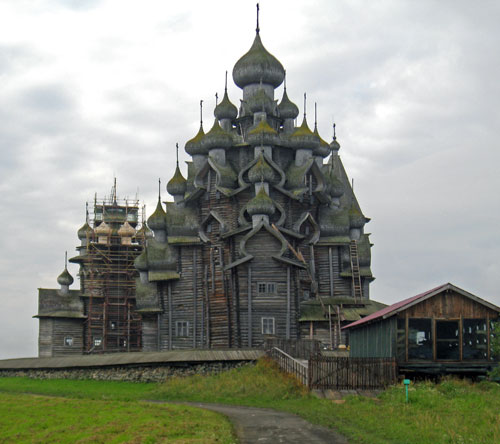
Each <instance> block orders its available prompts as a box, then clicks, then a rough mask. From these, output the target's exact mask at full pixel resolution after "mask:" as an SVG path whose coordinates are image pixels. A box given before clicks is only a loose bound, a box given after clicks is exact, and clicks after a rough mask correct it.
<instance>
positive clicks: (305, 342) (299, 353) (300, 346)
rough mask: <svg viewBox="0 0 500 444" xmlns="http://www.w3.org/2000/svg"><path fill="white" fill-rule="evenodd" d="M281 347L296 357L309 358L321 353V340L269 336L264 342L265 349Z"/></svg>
mask: <svg viewBox="0 0 500 444" xmlns="http://www.w3.org/2000/svg"><path fill="white" fill-rule="evenodd" d="M273 347H276V348H279V349H280V350H282V351H284V352H285V353H287V354H289V355H290V356H293V357H294V358H295V359H309V358H311V357H314V356H320V355H321V349H320V342H319V341H317V340H315V339H281V338H268V339H266V341H265V342H264V349H265V350H266V351H269V350H271V349H272V348H273Z"/></svg>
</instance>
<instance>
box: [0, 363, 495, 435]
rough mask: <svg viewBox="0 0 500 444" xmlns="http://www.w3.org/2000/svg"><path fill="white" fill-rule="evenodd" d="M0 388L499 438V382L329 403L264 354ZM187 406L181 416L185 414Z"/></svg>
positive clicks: (353, 431)
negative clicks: (232, 407)
mask: <svg viewBox="0 0 500 444" xmlns="http://www.w3.org/2000/svg"><path fill="white" fill-rule="evenodd" d="M2 392H3V393H4V394H8V393H11V394H12V393H37V394H41V395H57V396H61V397H68V398H72V399H73V400H74V399H75V398H80V399H81V400H80V401H74V402H76V403H79V402H83V401H89V402H90V401H94V402H104V403H106V402H119V403H120V405H122V406H126V405H127V403H128V404H129V405H136V403H130V402H129V401H133V400H141V399H149V400H170V401H205V402H220V403H225V404H240V405H250V406H260V407H271V408H275V409H279V410H285V411H289V412H293V413H296V414H298V415H300V416H302V417H304V418H305V419H307V420H309V421H311V422H313V423H317V424H321V425H325V426H328V427H332V428H335V429H336V430H338V431H339V432H340V433H343V434H344V435H346V436H347V437H349V439H350V442H351V443H363V444H368V443H369V444H382V443H383V444H386V443H388V444H441V443H442V444H465V443H470V444H498V443H500V414H499V412H500V386H499V385H498V384H494V383H489V382H482V383H479V384H472V383H469V382H467V381H460V380H446V381H444V382H442V383H441V384H439V385H435V384H433V383H417V384H414V385H412V386H411V388H410V403H409V404H406V403H405V396H404V388H403V387H402V386H396V387H392V388H390V389H388V390H387V391H385V392H384V393H382V394H381V395H380V396H379V397H378V398H377V399H368V398H363V397H359V396H350V397H348V398H347V399H346V400H345V402H344V403H341V404H337V403H334V402H332V401H329V400H324V399H317V398H315V397H313V396H311V395H310V394H309V393H308V392H307V391H306V390H305V389H304V388H303V387H302V386H301V385H300V384H299V383H298V382H297V381H296V380H295V379H294V378H292V377H289V376H286V375H283V374H282V373H280V372H278V371H277V370H276V368H275V366H274V364H273V363H272V362H270V361H267V360H261V361H259V362H258V364H257V365H256V366H245V367H242V368H239V369H234V370H230V371H228V372H225V373H221V374H219V375H213V376H190V377H185V378H180V377H177V378H172V379H170V380H169V381H167V382H165V383H163V384H145V383H125V382H124V383H120V382H104V381H69V380H45V381H39V380H30V379H27V378H0V393H2ZM139 405H142V404H139ZM95 408H96V410H97V409H99V408H100V407H99V406H98V405H96V407H95ZM187 414H188V413H187V412H186V420H185V421H184V423H186V424H188V423H189V422H190V421H192V420H193V419H188V416H187ZM198 415H201V413H198ZM146 416H147V415H146ZM195 418H198V416H196V414H195ZM200 424H201V423H200ZM228 436H230V435H228ZM152 439H154V437H153V438H152ZM193 439H196V438H193ZM224 439H225V438H224ZM228 439H230V438H228ZM0 441H1V438H0ZM117 442H118V441H117ZM130 442H141V441H133V440H132V441H130ZM151 442H155V441H154V440H153V441H151ZM170 442H217V441H208V440H207V441H203V440H201V441H195V440H191V441H189V440H185V441H182V440H178V441H175V439H174V440H173V441H170ZM220 442H226V441H220Z"/></svg>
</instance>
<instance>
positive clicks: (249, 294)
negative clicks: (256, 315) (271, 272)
mask: <svg viewBox="0 0 500 444" xmlns="http://www.w3.org/2000/svg"><path fill="white" fill-rule="evenodd" d="M247 270H248V288H247V297H248V299H247V311H248V313H247V323H248V327H247V328H248V346H249V347H252V266H251V265H250V264H248V268H247Z"/></svg>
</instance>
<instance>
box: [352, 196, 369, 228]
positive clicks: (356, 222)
mask: <svg viewBox="0 0 500 444" xmlns="http://www.w3.org/2000/svg"><path fill="white" fill-rule="evenodd" d="M365 222H366V219H365V216H363V213H361V211H360V209H359V208H358V206H357V205H356V203H355V202H354V201H353V202H352V204H351V208H349V224H350V226H351V228H363V226H364V225H365Z"/></svg>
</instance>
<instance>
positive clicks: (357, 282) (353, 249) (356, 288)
mask: <svg viewBox="0 0 500 444" xmlns="http://www.w3.org/2000/svg"><path fill="white" fill-rule="evenodd" d="M349 250H350V257H351V271H352V295H353V297H354V300H355V301H357V300H358V299H359V300H361V299H362V298H363V290H362V288H361V274H360V270H359V256H358V243H357V242H356V241H355V240H354V239H353V240H351V243H350V245H349Z"/></svg>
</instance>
